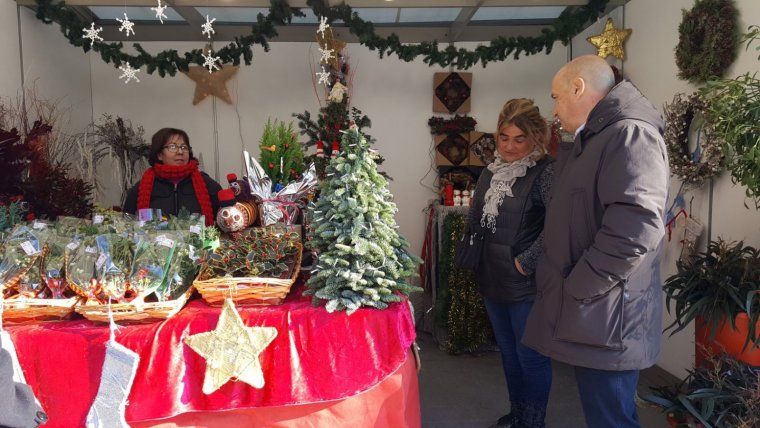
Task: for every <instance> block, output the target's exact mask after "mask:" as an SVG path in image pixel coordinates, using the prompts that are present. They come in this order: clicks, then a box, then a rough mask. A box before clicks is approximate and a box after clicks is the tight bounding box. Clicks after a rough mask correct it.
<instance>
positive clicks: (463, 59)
mask: <svg viewBox="0 0 760 428" xmlns="http://www.w3.org/2000/svg"><path fill="white" fill-rule="evenodd" d="M607 3H609V0H590V1H589V2H588V4H586V5H585V6H580V7H577V8H567V9H566V10H565V11H564V12H562V14H560V16H559V17H558V18H557V20H556V21H555V22H554V23H553V24H552V25H551V27H549V28H544V29H543V30H541V35H540V36H536V37H509V38H506V37H497V38H496V39H494V40H492V41H491V42H490V43H489V44H487V45H481V46H478V47H477V48H475V49H474V50H467V49H463V48H459V49H457V48H456V47H454V46H451V45H449V46H448V47H446V48H445V49H442V50H441V49H439V48H438V42H437V41H435V40H434V41H432V42H422V43H416V44H404V43H402V42H401V40H400V39H399V37H398V36H397V35H396V34H395V33H394V34H391V35H389V36H388V37H381V36H379V35H377V34H376V33H375V26H374V25H373V24H372V23H371V22H369V21H364V20H363V19H361V18H360V17H359V14H358V13H357V12H354V11H353V9H352V8H351V7H350V6H348V5H347V4H345V3H341V4H340V5H338V6H329V5H328V4H327V3H326V2H325V0H307V2H306V4H307V5H308V6H309V7H310V8H311V10H312V11H313V12H314V14H315V15H316V16H323V17H327V19H328V22H330V23H332V22H334V21H337V20H342V21H343V22H344V23H345V26H346V27H347V28H348V29H349V31H350V32H351V33H352V34H354V35H355V36H356V37H357V38H358V39H359V43H361V44H362V45H364V46H366V47H367V48H369V49H370V50H376V51H378V54H379V55H380V57H381V58H382V57H383V56H385V55H391V54H395V55H396V56H398V57H399V58H400V59H401V60H403V61H406V62H410V61H413V60H414V59H415V58H417V57H418V56H422V57H423V61H424V62H425V63H426V64H428V65H429V66H431V67H433V66H435V67H454V68H456V69H459V70H467V69H469V68H470V67H472V66H474V65H476V64H478V63H481V64H482V65H483V67H485V66H486V64H488V63H489V62H497V61H505V60H507V59H508V58H509V57H510V56H512V57H513V58H514V59H518V58H519V57H520V55H525V56H529V55H535V54H537V53H539V52H542V51H544V50H545V51H546V53H547V54H549V53H551V50H552V47H553V46H554V43H555V42H557V41H559V42H562V44H564V45H567V44H568V43H570V40H571V39H572V38H573V36H575V35H576V34H578V33H580V32H581V31H582V30H583V29H584V28H585V26H586V24H587V23H589V22H593V21H594V20H596V19H597V18H598V17H599V16H600V15H601V14H602V13H604V11H605V8H606V7H607ZM36 4H37V12H36V16H37V19H39V20H41V21H42V22H44V23H46V24H50V23H52V22H57V23H58V24H59V25H60V27H61V32H62V33H63V35H64V36H66V38H67V39H68V40H69V43H71V44H72V45H74V46H79V47H81V48H82V49H83V50H84V51H85V52H87V51H89V50H90V49H92V50H94V51H95V52H98V53H99V54H100V57H101V58H102V59H103V61H105V62H106V63H113V64H114V66H115V67H118V66H120V65H123V64H129V65H130V66H131V67H133V68H141V67H143V66H145V67H146V70H145V71H146V72H147V73H148V74H153V73H154V72H155V71H158V74H159V75H160V76H161V77H164V76H166V74H167V73H168V74H169V75H171V76H173V75H174V74H175V73H176V72H177V70H180V71H187V70H188V67H189V66H190V65H191V64H197V65H203V61H204V60H203V57H202V55H201V54H202V53H203V50H202V49H193V50H191V51H189V52H185V53H184V54H183V55H180V54H179V53H178V52H177V51H176V50H174V49H167V50H165V51H162V52H159V53H158V54H156V55H151V54H149V53H148V52H146V51H145V49H143V47H142V46H141V45H140V44H139V43H133V44H132V46H133V47H134V49H135V50H136V51H137V52H138V54H137V55H130V54H128V53H125V52H122V49H123V47H124V44H123V43H120V42H119V43H106V42H94V43H92V47H90V42H89V41H87V39H84V38H83V37H82V36H83V34H84V31H83V29H84V28H85V27H87V26H88V24H89V22H87V23H85V22H83V21H82V20H81V19H80V18H79V15H78V14H77V12H75V11H74V9H72V8H71V7H69V6H67V5H66V4H65V2H54V1H53V0H36ZM293 16H304V14H303V13H302V12H301V11H300V10H299V9H297V8H292V7H290V6H289V5H288V3H287V1H286V0H270V7H269V13H268V14H267V15H266V16H265V15H264V14H261V13H260V14H258V16H257V18H256V19H257V20H256V22H255V23H253V24H252V25H251V32H250V34H247V35H244V36H239V37H236V38H235V40H234V41H233V42H231V43H230V44H228V45H227V46H225V47H223V48H221V49H220V50H218V51H215V52H214V55H215V56H218V57H219V61H218V63H220V64H232V65H239V64H240V62H241V60H240V57H241V56H242V57H243V62H244V63H245V65H251V61H252V60H253V50H252V48H251V47H252V46H253V45H256V44H258V45H261V46H262V47H263V48H264V50H265V51H269V40H270V39H271V38H273V37H275V36H277V30H276V29H275V25H287V24H290V22H291V20H292V19H293Z"/></svg>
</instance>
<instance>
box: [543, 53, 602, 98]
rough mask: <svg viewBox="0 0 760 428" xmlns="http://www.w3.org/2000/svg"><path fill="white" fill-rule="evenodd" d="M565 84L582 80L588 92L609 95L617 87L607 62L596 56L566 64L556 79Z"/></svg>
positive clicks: (585, 57)
mask: <svg viewBox="0 0 760 428" xmlns="http://www.w3.org/2000/svg"><path fill="white" fill-rule="evenodd" d="M554 78H555V79H559V80H560V81H561V82H563V83H565V84H570V83H571V82H572V81H573V80H574V79H582V80H583V81H584V82H585V84H586V87H587V89H588V90H592V91H595V92H599V93H602V94H604V95H607V92H609V91H610V89H612V87H613V86H615V73H613V72H612V67H610V65H609V64H607V61H605V60H603V59H601V58H599V57H598V56H596V55H584V56H580V57H578V58H576V59H574V60H572V61H570V62H569V63H567V64H565V66H564V67H562V68H561V69H560V70H559V71H558V72H557V74H556V75H555V77H554Z"/></svg>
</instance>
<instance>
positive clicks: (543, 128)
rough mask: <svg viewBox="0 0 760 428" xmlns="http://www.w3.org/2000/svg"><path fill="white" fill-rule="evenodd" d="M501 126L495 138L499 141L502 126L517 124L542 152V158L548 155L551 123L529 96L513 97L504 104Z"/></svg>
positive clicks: (500, 120)
mask: <svg viewBox="0 0 760 428" xmlns="http://www.w3.org/2000/svg"><path fill="white" fill-rule="evenodd" d="M498 124H499V126H498V127H497V128H496V132H495V133H494V139H495V140H496V141H497V144H498V141H499V132H500V131H501V128H503V127H504V126H508V125H515V126H516V127H518V128H520V130H521V131H522V132H524V133H525V135H526V136H527V137H528V139H529V140H530V141H532V142H533V143H534V144H535V145H536V148H537V149H538V150H539V151H540V152H541V156H540V157H539V158H542V157H544V156H546V153H547V146H548V145H549V138H550V136H549V125H548V124H547V123H546V119H544V117H543V116H541V112H539V111H538V106H537V105H536V104H535V103H534V102H533V100H529V99H527V98H513V99H511V100H509V101H507V102H506V103H505V104H504V107H502V108H501V112H500V113H499V122H498Z"/></svg>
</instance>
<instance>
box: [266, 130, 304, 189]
mask: <svg viewBox="0 0 760 428" xmlns="http://www.w3.org/2000/svg"><path fill="white" fill-rule="evenodd" d="M259 148H260V149H261V166H262V168H264V172H266V174H267V175H268V176H269V178H271V179H272V184H273V185H275V186H276V185H277V184H280V185H282V186H286V185H287V184H288V183H291V182H293V181H295V180H298V179H299V178H300V177H301V174H303V171H304V162H303V147H301V144H300V143H299V142H298V138H297V137H296V131H295V129H293V124H292V123H290V124H288V125H287V126H285V122H280V121H278V120H275V121H274V123H272V122H271V121H270V120H267V124H266V126H265V127H264V134H263V135H262V136H261V140H260V141H259Z"/></svg>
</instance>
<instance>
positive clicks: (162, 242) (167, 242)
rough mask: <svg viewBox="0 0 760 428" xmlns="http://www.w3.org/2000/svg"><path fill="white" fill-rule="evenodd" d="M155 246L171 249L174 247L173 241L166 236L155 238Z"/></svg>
mask: <svg viewBox="0 0 760 428" xmlns="http://www.w3.org/2000/svg"><path fill="white" fill-rule="evenodd" d="M155 242H156V244H158V245H163V246H164V247H169V248H172V247H174V241H172V240H171V239H169V238H168V237H167V236H166V235H158V236H156V241H155Z"/></svg>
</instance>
